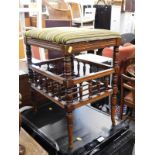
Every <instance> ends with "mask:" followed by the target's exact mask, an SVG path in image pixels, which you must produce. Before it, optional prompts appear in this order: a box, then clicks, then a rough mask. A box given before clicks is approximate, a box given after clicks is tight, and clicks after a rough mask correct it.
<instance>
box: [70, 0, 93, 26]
mask: <svg viewBox="0 0 155 155" xmlns="http://www.w3.org/2000/svg"><path fill="white" fill-rule="evenodd" d="M68 4H69V5H70V8H71V15H72V23H73V25H78V26H80V27H84V26H87V27H90V28H94V22H95V12H96V8H92V7H91V8H85V12H84V13H83V11H82V8H81V7H82V6H81V5H80V4H78V3H76V2H69V3H68Z"/></svg>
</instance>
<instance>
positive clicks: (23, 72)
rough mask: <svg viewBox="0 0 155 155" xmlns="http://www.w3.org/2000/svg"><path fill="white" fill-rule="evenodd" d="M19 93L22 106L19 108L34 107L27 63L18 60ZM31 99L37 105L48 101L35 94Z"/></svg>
mask: <svg viewBox="0 0 155 155" xmlns="http://www.w3.org/2000/svg"><path fill="white" fill-rule="evenodd" d="M19 92H20V93H21V95H22V105H20V107H21V106H35V103H34V102H33V101H32V94H31V86H30V83H29V76H28V69H27V63H26V61H22V60H19ZM33 97H34V98H36V99H37V103H46V102H47V101H48V100H47V98H45V97H44V96H41V95H39V94H38V93H37V92H35V93H34V94H33Z"/></svg>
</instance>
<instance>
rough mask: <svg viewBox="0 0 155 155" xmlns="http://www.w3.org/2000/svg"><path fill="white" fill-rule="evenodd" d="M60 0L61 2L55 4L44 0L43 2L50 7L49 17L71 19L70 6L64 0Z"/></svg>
mask: <svg viewBox="0 0 155 155" xmlns="http://www.w3.org/2000/svg"><path fill="white" fill-rule="evenodd" d="M59 1H60V3H58V4H57V5H53V4H51V3H50V2H49V1H48V0H43V4H44V5H45V6H47V9H48V13H49V19H61V20H71V10H70V8H68V6H67V4H66V3H65V2H64V0H59ZM60 4H61V5H60Z"/></svg>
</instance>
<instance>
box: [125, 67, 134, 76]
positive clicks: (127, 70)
mask: <svg viewBox="0 0 155 155" xmlns="http://www.w3.org/2000/svg"><path fill="white" fill-rule="evenodd" d="M126 72H127V73H128V74H129V75H130V76H133V77H135V64H131V65H129V66H128V67H127V68H126Z"/></svg>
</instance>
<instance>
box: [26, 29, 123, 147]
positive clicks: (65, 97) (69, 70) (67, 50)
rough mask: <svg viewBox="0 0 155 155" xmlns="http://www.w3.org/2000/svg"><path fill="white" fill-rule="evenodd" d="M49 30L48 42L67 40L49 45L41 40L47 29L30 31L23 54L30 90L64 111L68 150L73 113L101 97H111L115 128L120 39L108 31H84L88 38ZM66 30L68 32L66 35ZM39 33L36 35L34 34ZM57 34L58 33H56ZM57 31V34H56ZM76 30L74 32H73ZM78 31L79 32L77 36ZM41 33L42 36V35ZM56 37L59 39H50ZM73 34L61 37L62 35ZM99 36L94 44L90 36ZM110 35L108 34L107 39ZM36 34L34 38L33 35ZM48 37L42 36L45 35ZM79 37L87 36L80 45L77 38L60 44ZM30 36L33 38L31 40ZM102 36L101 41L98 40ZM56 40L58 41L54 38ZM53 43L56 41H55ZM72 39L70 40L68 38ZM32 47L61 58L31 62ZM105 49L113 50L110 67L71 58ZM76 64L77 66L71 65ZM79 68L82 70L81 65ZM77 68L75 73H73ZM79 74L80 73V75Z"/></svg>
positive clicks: (71, 139)
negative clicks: (56, 52) (25, 58)
mask: <svg viewBox="0 0 155 155" xmlns="http://www.w3.org/2000/svg"><path fill="white" fill-rule="evenodd" d="M62 29H63V30H64V28H51V29H48V30H50V31H51V32H50V33H49V32H48V34H49V35H51V36H50V37H51V38H55V39H56V37H57V36H59V35H60V36H67V38H63V39H62V38H61V39H60V40H58V41H57V42H56V41H55V40H53V41H51V40H50V41H49V40H46V39H45V37H44V38H43V39H41V38H40V37H41V36H43V35H42V34H43V33H44V32H45V31H46V30H47V29H44V30H45V31H44V30H43V29H42V30H40V29H35V30H34V29H33V30H32V31H29V32H28V33H27V37H26V38H25V44H26V54H27V62H28V70H29V78H30V81H31V88H32V90H33V91H37V92H39V93H40V94H42V95H44V96H45V97H47V98H48V99H50V100H51V101H52V102H54V103H56V104H57V105H59V106H60V107H61V108H64V109H65V111H66V119H67V129H68V137H69V148H72V147H73V114H72V112H73V110H75V109H76V108H80V107H81V106H84V105H86V104H89V103H92V102H95V101H97V100H100V99H102V98H104V97H107V96H111V95H112V108H111V120H112V123H113V125H115V109H116V103H117V92H118V88H117V81H118V72H119V65H118V51H119V45H120V41H121V38H120V35H117V34H116V33H114V32H112V33H111V31H108V30H88V29H87V30H86V31H90V33H89V34H91V36H89V34H87V35H86V34H82V35H81V33H83V32H84V33H85V32H86V31H83V29H80V28H74V29H73V28H70V27H68V28H66V30H64V31H62ZM69 29H70V30H71V31H69ZM38 30H39V31H40V32H41V33H40V32H39V33H40V34H41V35H40V37H39V35H37V34H39V33H36V31H38ZM57 30H58V31H57ZM59 30H60V31H59ZM74 30H75V31H74ZM78 31H81V32H80V33H79V32H78ZM42 32H43V33H42ZM55 32H56V33H58V35H53V34H56V33H55ZM66 32H67V33H70V32H71V33H72V34H71V35H70V34H65V35H62V33H66ZM96 33H97V34H98V35H99V38H100V39H96V37H94V38H95V39H94V40H93V38H92V34H94V35H96ZM109 33H110V34H111V35H110V37H108V36H109ZM33 34H35V35H33ZM46 34H47V33H45V35H46ZM79 34H80V35H81V36H83V37H86V36H87V39H83V41H81V40H80V41H79V38H76V39H77V40H78V41H76V42H75V41H73V42H71V41H72V40H69V42H67V43H66V42H65V43H64V42H61V41H62V40H65V39H68V37H70V36H71V37H72V36H74V37H76V36H78V37H80V36H79ZM31 35H32V36H31ZM101 35H102V38H103V39H101ZM57 39H58V38H57ZM57 39H56V40H57ZM71 39H72V38H71ZM31 45H33V46H39V47H41V48H45V49H52V50H56V51H58V52H61V53H63V54H64V57H61V58H56V59H51V60H47V61H42V62H40V63H33V62H32V53H31ZM107 46H113V47H114V54H113V60H114V62H113V64H114V65H113V66H112V67H111V66H109V65H103V64H99V63H96V62H91V61H89V60H88V61H87V60H81V59H78V58H76V57H74V55H75V54H79V53H80V52H82V51H88V50H94V49H100V48H105V47H107ZM75 61H76V64H77V65H76V66H75V65H74V64H75V63H74V62H75ZM80 64H82V68H80V67H81V65H80ZM86 65H88V66H89V68H90V69H89V74H87V73H86ZM94 67H95V68H96V71H93V68H94ZM75 68H76V72H75ZM81 71H82V73H81ZM111 74H113V85H112V87H110V86H109V85H110V84H109V76H110V75H111Z"/></svg>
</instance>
